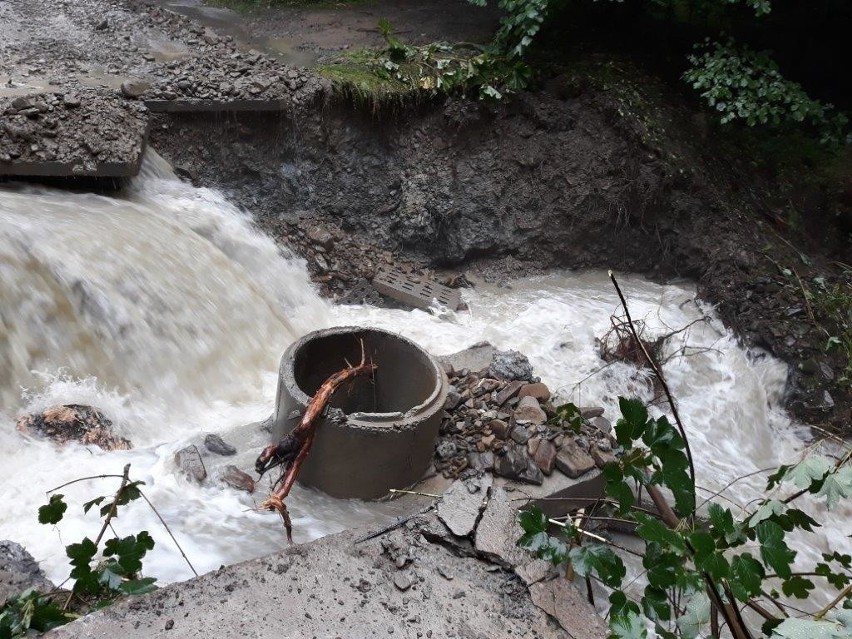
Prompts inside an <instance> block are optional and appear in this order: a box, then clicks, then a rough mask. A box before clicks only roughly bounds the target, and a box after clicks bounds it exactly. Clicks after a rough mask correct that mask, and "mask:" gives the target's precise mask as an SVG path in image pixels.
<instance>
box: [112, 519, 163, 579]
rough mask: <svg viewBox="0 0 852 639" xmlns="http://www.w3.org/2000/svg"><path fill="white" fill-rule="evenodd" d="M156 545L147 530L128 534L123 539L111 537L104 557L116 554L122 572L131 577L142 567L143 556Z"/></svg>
mask: <svg viewBox="0 0 852 639" xmlns="http://www.w3.org/2000/svg"><path fill="white" fill-rule="evenodd" d="M153 547H154V540H153V539H152V538H151V535H149V534H148V532H147V531H145V530H143V531H142V532H140V533H139V534H138V535H128V536H127V537H123V538H121V539H116V538H113V539H110V540H109V541H107V542H106V546H105V548H104V557H112V556H116V558H117V561H118V565H119V566H121V568H122V571H123V572H122V574H124V575H125V576H127V577H130V576H132V575H134V574H136V573H137V572H139V571H140V570H141V569H142V557H144V556H145V553H146V552H148V551H149V550H151V549H152V548H153Z"/></svg>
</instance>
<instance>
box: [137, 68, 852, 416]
mask: <svg viewBox="0 0 852 639" xmlns="http://www.w3.org/2000/svg"><path fill="white" fill-rule="evenodd" d="M629 73H630V74H633V75H634V76H636V75H637V74H639V73H640V72H639V71H638V70H635V69H631V70H630V72H629ZM627 75H628V74H627V73H625V74H624V77H623V78H622V80H620V81H621V82H624V83H628V82H629V81H628V80H627V79H626V76H627ZM638 77H639V78H641V80H638V81H636V82H635V83H636V84H640V83H644V85H645V86H646V87H651V89H650V92H651V93H653V92H655V91H659V92H660V94H661V95H664V94H665V91H664V89H662V88H660V87H657V86H656V85H655V84H654V83H653V81H652V80H651V79H650V78H643V77H642V76H641V75H639V76H638ZM625 96H627V97H625ZM637 103H638V100H637ZM211 127H215V130H216V131H217V137H218V143H217V144H216V145H215V146H213V145H211V144H210V142H209V131H210V130H211ZM154 129H155V133H154V135H153V137H152V144H153V146H154V147H155V148H157V149H158V150H160V151H161V152H163V153H164V154H165V155H166V156H167V157H168V158H169V159H170V160H171V161H173V162H174V164H175V165H176V166H178V167H179V168H180V169H181V170H182V171H184V174H186V175H190V176H192V177H193V178H194V179H195V180H197V181H198V182H200V183H203V184H213V185H216V186H219V187H221V188H223V189H225V191H227V192H228V193H229V196H230V197H231V198H233V199H234V201H236V202H237V203H239V204H240V205H242V206H244V207H246V208H247V209H249V210H251V211H253V212H254V213H255V215H256V217H257V220H258V223H259V224H260V225H261V226H262V227H263V228H264V229H266V230H267V231H269V232H271V233H272V234H273V235H275V236H276V237H278V238H280V239H281V240H282V241H285V242H287V243H289V244H293V245H295V246H296V247H297V250H298V251H299V252H300V253H301V254H302V255H304V256H305V257H307V258H308V260H309V266H310V268H311V269H312V271H313V273H314V275H315V277H316V280H317V281H318V282H320V283H321V284H323V287H324V289H325V291H326V293H328V294H331V295H342V294H344V293H345V292H346V291H347V290H349V289H350V288H351V287H352V285H353V284H354V283H356V282H359V281H360V280H361V279H363V278H369V277H370V276H371V275H372V273H373V272H374V271H375V268H376V266H377V265H378V264H380V263H382V262H383V261H386V260H391V259H401V260H403V261H405V262H407V265H408V268H412V265H413V266H415V267H416V266H431V267H435V268H444V269H456V270H463V269H473V270H477V271H480V272H481V273H483V274H485V275H486V276H488V277H491V278H508V277H512V276H518V275H522V274H529V273H533V272H540V271H541V270H544V269H551V268H565V267H568V268H614V269H617V270H621V271H635V272H640V273H644V274H647V275H649V276H650V277H653V278H656V279H667V278H674V277H689V278H693V279H695V280H697V281H698V283H699V289H700V294H701V296H702V297H703V298H704V299H706V300H709V301H711V302H713V303H715V304H716V305H717V306H718V310H719V313H720V314H721V315H722V317H723V318H724V319H725V321H726V323H727V324H728V326H731V327H732V328H734V329H735V330H736V331H737V332H738V333H739V334H740V335H741V336H742V337H743V338H744V340H745V341H746V342H747V343H749V344H753V345H757V346H760V347H763V348H765V349H767V350H769V351H770V352H772V353H773V354H774V355H776V356H778V357H781V358H782V359H784V360H786V361H788V362H790V363H791V364H792V367H791V370H792V375H791V384H790V396H789V398H790V399H789V407H790V409H791V410H792V411H793V413H794V414H795V415H797V416H798V417H800V418H802V419H804V420H806V421H808V422H809V423H812V424H821V425H831V426H834V427H836V428H842V427H843V426H844V425H845V424H848V423H849V407H850V396H849V391H848V388H846V389H844V388H842V387H840V386H839V385H837V384H836V383H834V382H835V380H836V379H837V377H838V376H839V371H840V370H841V369H842V367H843V365H844V361H843V359H842V357H840V356H839V355H831V354H826V353H825V352H824V346H825V343H826V336H825V334H824V333H823V331H822V330H821V329H820V328H818V327H817V325H816V324H817V323H818V322H819V321H820V318H815V320H816V321H812V320H811V319H810V316H809V312H810V311H809V310H808V307H807V305H806V304H805V302H804V299H803V297H802V293H801V288H800V287H799V285H798V282H797V280H796V278H795V277H794V276H793V269H795V270H796V273H797V274H798V276H799V278H801V279H802V280H803V281H808V282H810V281H811V279H812V278H813V277H814V276H817V275H821V276H824V277H825V278H826V280H827V282H831V281H832V278H833V277H839V276H835V275H832V274H833V273H834V272H835V269H833V268H832V266H831V264H830V263H829V260H828V259H827V258H826V257H820V256H819V254H813V253H811V252H808V253H809V254H810V258H809V265H805V264H803V263H802V261H801V259H800V251H797V250H796V249H794V248H793V247H792V246H791V245H790V244H788V240H786V239H785V238H783V237H781V236H780V235H779V234H778V231H777V230H776V229H774V228H773V227H772V226H771V225H770V224H768V223H767V222H765V221H764V218H763V217H762V216H761V215H760V214H759V213H757V212H756V211H755V208H754V207H753V206H751V205H750V204H749V203H748V202H745V201H744V197H743V195H741V194H740V193H738V192H736V190H735V189H736V185H737V184H740V183H742V181H743V179H742V178H740V180H739V181H735V182H730V181H727V177H728V176H727V171H726V170H725V169H724V167H722V168H720V166H721V165H720V164H718V161H717V160H716V159H715V158H713V157H712V156H711V157H710V158H709V159H707V158H705V157H704V153H703V152H702V149H701V148H700V147H701V145H702V144H709V143H710V141H709V140H707V139H706V137H705V138H702V137H700V135H697V134H698V132H699V131H700V129H696V127H695V126H694V124H693V123H692V119H691V114H683V113H681V112H679V111H677V110H676V109H675V108H673V107H672V106H670V105H669V104H667V103H666V102H665V101H664V100H662V101H659V102H657V103H654V106H653V107H641V106H639V107H638V108H637V106H636V103H633V104H630V100H629V94H628V93H626V92H625V90H624V87H623V86H622V87H619V86H618V85H617V84H608V85H604V86H595V85H593V84H591V83H587V82H584V81H582V80H580V79H577V78H575V77H573V76H571V75H563V76H560V77H557V78H554V79H553V80H552V81H551V82H549V83H548V85H547V86H546V87H544V88H543V89H542V90H541V91H538V92H536V93H525V94H521V95H519V96H517V97H516V98H515V99H513V100H512V101H510V102H508V103H506V104H501V105H497V106H489V105H483V104H478V103H471V102H466V101H448V102H446V103H443V104H436V105H431V106H425V107H422V108H420V109H419V110H412V111H410V112H408V113H405V114H403V115H399V116H397V117H378V116H373V115H371V114H365V113H359V112H357V111H356V110H355V109H354V108H353V107H351V106H349V105H347V104H334V103H332V104H330V105H329V106H327V107H326V108H325V109H324V110H323V111H318V112H316V113H314V114H312V115H311V116H309V117H308V118H306V119H300V120H299V121H298V122H295V121H292V120H289V119H286V118H281V117H279V116H274V115H267V116H262V115H252V116H236V117H234V118H231V119H228V120H227V121H223V120H221V119H219V118H216V119H214V118H212V117H211V118H210V119H208V120H206V121H205V120H204V119H203V118H199V117H196V116H193V117H185V116H183V117H182V116H168V117H165V116H163V118H162V120H161V121H160V123H159V126H155V127H154ZM690 137H692V138H693V139H694V140H695V144H694V145H693V144H692V143H690ZM708 155H709V153H708ZM732 184H733V186H731V185H732ZM750 197H751V195H750ZM317 223H321V224H323V225H324V226H326V227H327V228H328V229H330V230H331V232H336V233H337V237H339V238H341V239H342V238H344V237H345V238H347V239H345V240H342V241H339V242H335V243H334V244H333V245H331V248H330V249H329V248H326V247H322V246H319V245H318V244H317V243H316V242H313V241H312V240H311V239H310V234H309V233H308V231H309V229H310V228H312V227H313V226H315V225H316V224H317ZM317 255H320V256H321V257H322V259H321V260H320V261H319V263H318V262H317ZM844 259H846V258H844ZM324 266H327V268H323V267H324ZM785 268H789V269H790V275H786V274H785V272H784V270H783V269H785Z"/></svg>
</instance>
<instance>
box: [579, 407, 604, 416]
mask: <svg viewBox="0 0 852 639" xmlns="http://www.w3.org/2000/svg"><path fill="white" fill-rule="evenodd" d="M603 414H604V409H603V408H601V407H600V406H581V407H580V416H581V417H582V418H583V419H593V418H595V417H600V416H601V415H603Z"/></svg>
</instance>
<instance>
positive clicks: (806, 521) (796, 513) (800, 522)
mask: <svg viewBox="0 0 852 639" xmlns="http://www.w3.org/2000/svg"><path fill="white" fill-rule="evenodd" d="M785 515H786V517H787V519H789V520H790V523H791V524H792V525H793V526H794V527H796V528H801V529H802V530H807V531H808V532H813V529H814V528H819V527H820V524H819V523H817V522H816V521H815V520H814V519H813V518H811V517H810V515H808V514H807V513H805V512H803V511H801V510H799V509H798V508H790V509H789V510H787V512H786V513H785Z"/></svg>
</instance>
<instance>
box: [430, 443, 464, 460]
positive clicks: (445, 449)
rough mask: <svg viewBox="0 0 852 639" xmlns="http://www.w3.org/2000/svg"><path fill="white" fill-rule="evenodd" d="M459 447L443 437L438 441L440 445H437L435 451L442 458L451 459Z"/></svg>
mask: <svg viewBox="0 0 852 639" xmlns="http://www.w3.org/2000/svg"><path fill="white" fill-rule="evenodd" d="M457 450H458V448H457V447H456V445H455V444H454V443H453V442H451V441H449V440H446V439H442V440H441V441H439V442H438V445H437V446H436V447H435V452H436V453H437V454H438V457H440V458H441V459H449V458H450V457H452V456H453V455H455V454H456V451H457Z"/></svg>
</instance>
